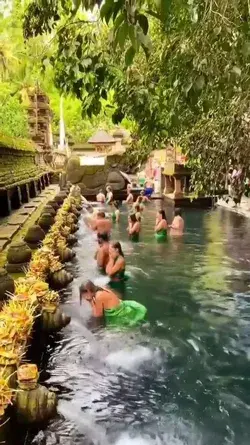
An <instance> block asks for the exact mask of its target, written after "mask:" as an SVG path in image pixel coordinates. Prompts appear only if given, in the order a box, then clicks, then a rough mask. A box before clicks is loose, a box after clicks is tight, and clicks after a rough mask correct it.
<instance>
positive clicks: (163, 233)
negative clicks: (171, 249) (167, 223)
mask: <svg viewBox="0 0 250 445" xmlns="http://www.w3.org/2000/svg"><path fill="white" fill-rule="evenodd" d="M155 238H156V240H157V241H166V239H167V230H166V229H161V230H159V232H156V233H155Z"/></svg>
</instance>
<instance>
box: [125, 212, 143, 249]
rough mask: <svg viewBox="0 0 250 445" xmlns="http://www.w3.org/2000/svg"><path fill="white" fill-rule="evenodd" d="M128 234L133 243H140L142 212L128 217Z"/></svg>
mask: <svg viewBox="0 0 250 445" xmlns="http://www.w3.org/2000/svg"><path fill="white" fill-rule="evenodd" d="M127 230H128V233H129V238H130V239H131V241H134V242H137V241H139V234H140V230H141V214H140V212H137V213H132V214H131V215H129V217H128V228H127Z"/></svg>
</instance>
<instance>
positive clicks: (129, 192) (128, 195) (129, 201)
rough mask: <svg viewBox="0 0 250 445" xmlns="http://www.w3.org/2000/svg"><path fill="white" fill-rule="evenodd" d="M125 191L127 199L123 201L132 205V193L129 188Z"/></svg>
mask: <svg viewBox="0 0 250 445" xmlns="http://www.w3.org/2000/svg"><path fill="white" fill-rule="evenodd" d="M127 193H128V194H127V199H126V201H125V203H126V204H128V205H132V204H133V202H134V197H133V194H132V192H131V191H130V190H128V192H127Z"/></svg>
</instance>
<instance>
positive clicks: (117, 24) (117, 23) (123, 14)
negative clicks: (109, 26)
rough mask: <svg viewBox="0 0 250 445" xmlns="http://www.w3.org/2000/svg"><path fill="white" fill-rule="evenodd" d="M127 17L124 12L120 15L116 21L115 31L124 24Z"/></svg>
mask: <svg viewBox="0 0 250 445" xmlns="http://www.w3.org/2000/svg"><path fill="white" fill-rule="evenodd" d="M125 17H126V15H125V13H124V12H122V13H121V14H120V15H118V16H117V18H116V19H115V21H114V29H117V28H119V26H120V25H121V24H122V22H124V19H125Z"/></svg>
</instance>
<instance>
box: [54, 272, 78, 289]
mask: <svg viewBox="0 0 250 445" xmlns="http://www.w3.org/2000/svg"><path fill="white" fill-rule="evenodd" d="M71 281H73V275H72V274H71V273H69V272H67V271H66V270H65V269H61V270H58V271H56V272H54V273H51V274H50V276H49V283H50V285H51V287H52V289H56V290H59V289H63V288H64V287H66V286H67V285H68V284H69V283H71Z"/></svg>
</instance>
